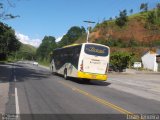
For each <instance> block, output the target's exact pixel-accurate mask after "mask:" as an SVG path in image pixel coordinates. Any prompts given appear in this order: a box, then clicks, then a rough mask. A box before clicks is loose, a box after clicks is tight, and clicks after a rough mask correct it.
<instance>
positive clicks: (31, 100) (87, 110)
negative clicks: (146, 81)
mask: <svg viewBox="0 0 160 120" xmlns="http://www.w3.org/2000/svg"><path fill="white" fill-rule="evenodd" d="M13 69H14V70H13V71H14V72H13V73H14V75H13V76H14V77H13V79H14V85H13V84H10V85H12V87H15V88H14V89H15V93H14V96H15V100H13V99H10V101H9V103H12V102H15V111H16V113H18V114H30V115H33V114H39V115H40V114H41V115H44V114H45V115H48V116H49V115H53V114H54V115H61V116H54V117H53V116H52V117H53V118H54V119H55V118H56V119H63V117H65V119H66V116H67V118H68V119H71V118H72V119H74V118H76V119H77V117H78V118H81V117H82V116H83V117H86V119H89V118H90V119H93V118H94V119H101V118H104V119H106V118H105V117H111V118H112V117H113V118H114V117H115V116H116V118H115V119H117V118H119V119H121V117H123V119H127V115H125V116H120V115H118V114H135V113H136V114H137V113H138V114H152V113H154V114H158V113H159V111H160V107H159V106H160V102H158V101H155V100H151V99H145V98H142V97H138V96H135V95H132V94H129V93H126V92H122V91H118V90H116V89H113V88H110V87H108V86H109V85H110V83H109V82H95V81H92V82H91V83H84V82H81V81H79V80H76V79H70V80H64V79H63V78H62V77H61V76H57V75H52V74H51V73H50V71H49V70H47V69H44V68H41V67H37V66H33V65H31V64H24V63H15V64H14V65H13ZM10 90H12V91H13V88H12V89H10ZM7 109H8V108H7ZM62 114H63V115H62ZM75 114H76V115H79V116H73V115H75ZM113 114H114V115H113ZM70 115H72V116H70ZM80 115H81V116H80ZM85 115H88V116H85ZM99 115H101V116H99ZM105 115H110V116H105ZM50 117H51V116H50ZM22 118H23V116H22V117H21V119H22ZM35 118H36V117H35V116H30V117H29V119H35ZM41 118H42V116H41ZM113 118H112V119H113ZM45 119H46V118H45Z"/></svg>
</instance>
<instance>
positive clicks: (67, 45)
mask: <svg viewBox="0 0 160 120" xmlns="http://www.w3.org/2000/svg"><path fill="white" fill-rule="evenodd" d="M77 45H81V44H71V45H67V46H64V47H62V48H67V47H73V46H77Z"/></svg>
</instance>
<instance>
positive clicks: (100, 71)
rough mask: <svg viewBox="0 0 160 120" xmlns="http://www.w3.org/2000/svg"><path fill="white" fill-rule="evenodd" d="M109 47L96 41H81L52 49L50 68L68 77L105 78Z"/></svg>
mask: <svg viewBox="0 0 160 120" xmlns="http://www.w3.org/2000/svg"><path fill="white" fill-rule="evenodd" d="M109 56H110V49H109V47H108V46H105V45H101V44H96V43H82V44H76V45H70V46H66V47H63V48H58V49H55V50H54V51H53V56H52V61H51V65H50V69H51V71H52V73H58V74H61V75H63V76H64V78H65V79H67V78H68V77H75V78H82V79H83V78H84V79H90V80H93V79H94V80H102V81H105V80H107V72H108V68H109Z"/></svg>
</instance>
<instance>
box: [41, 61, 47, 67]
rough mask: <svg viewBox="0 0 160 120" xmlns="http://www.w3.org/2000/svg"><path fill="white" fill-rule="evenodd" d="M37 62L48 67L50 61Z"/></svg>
mask: <svg viewBox="0 0 160 120" xmlns="http://www.w3.org/2000/svg"><path fill="white" fill-rule="evenodd" d="M38 63H39V64H40V65H43V66H46V67H49V65H50V63H49V62H47V61H38Z"/></svg>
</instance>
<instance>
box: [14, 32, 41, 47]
mask: <svg viewBox="0 0 160 120" xmlns="http://www.w3.org/2000/svg"><path fill="white" fill-rule="evenodd" d="M15 35H16V37H17V39H19V41H20V42H22V43H24V44H29V45H33V46H35V47H38V46H39V45H40V43H41V40H40V39H31V38H29V36H27V35H23V34H21V33H18V32H16V33H15Z"/></svg>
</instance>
